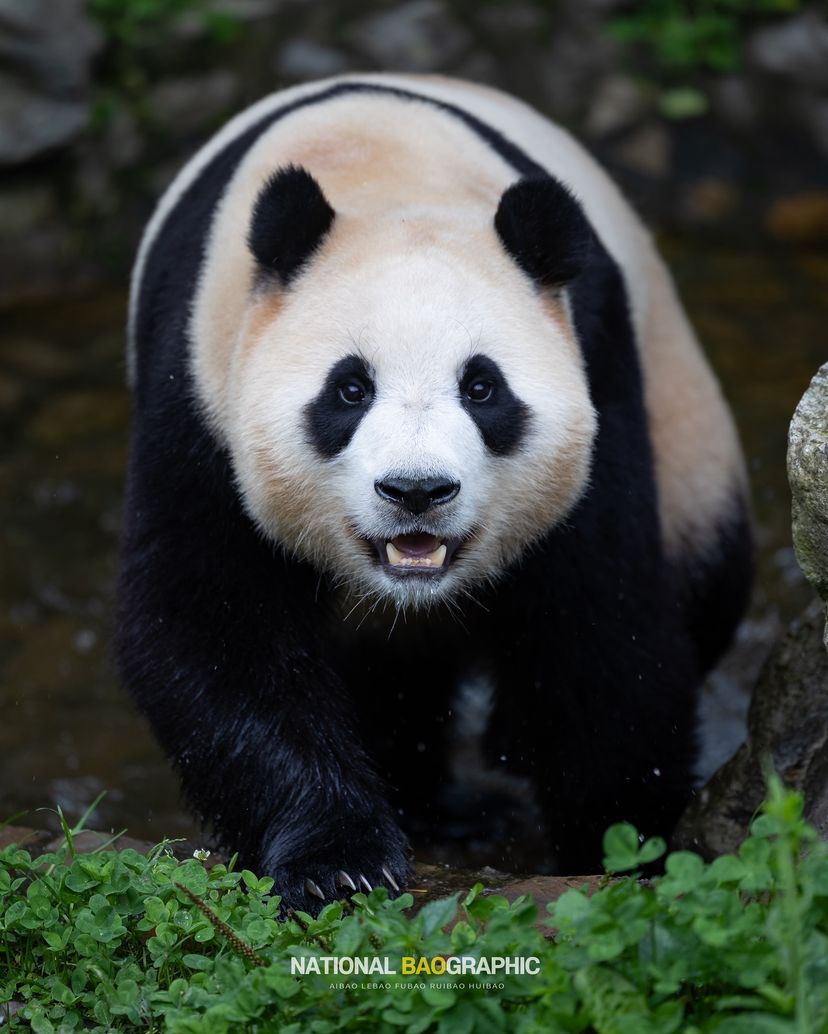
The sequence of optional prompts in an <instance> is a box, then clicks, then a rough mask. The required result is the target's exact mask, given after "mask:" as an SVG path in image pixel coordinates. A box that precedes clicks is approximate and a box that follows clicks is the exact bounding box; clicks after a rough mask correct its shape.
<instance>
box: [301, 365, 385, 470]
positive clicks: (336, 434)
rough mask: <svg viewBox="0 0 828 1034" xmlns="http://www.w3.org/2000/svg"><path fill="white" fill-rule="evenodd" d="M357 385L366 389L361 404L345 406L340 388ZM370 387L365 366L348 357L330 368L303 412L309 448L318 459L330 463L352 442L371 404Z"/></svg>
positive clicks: (369, 376) (371, 393) (372, 394)
mask: <svg viewBox="0 0 828 1034" xmlns="http://www.w3.org/2000/svg"><path fill="white" fill-rule="evenodd" d="M350 382H357V383H358V384H361V385H362V386H363V387H364V389H365V399H364V400H363V401H362V402H356V403H355V402H346V401H345V400H344V399H343V398H342V396H341V395H340V392H339V389H340V387H341V386H343V385H345V384H348V383H350ZM373 397H374V393H373V383H372V380H371V374H370V372H369V370H368V368H367V366H366V365H365V362H364V361H363V360H362V359H361V358H360V357H359V356H357V355H347V356H345V358H344V359H340V360H339V362H338V363H335V364H334V366H333V367H332V368H331V370H330V372H329V373H328V376H327V377H326V378H325V383H324V384H323V385H322V388H321V390H320V392H319V394H318V395H317V396H316V398H315V399H314V400H313V401H312V402H310V403H309V404H308V405H307V407H306V408H305V424H306V426H307V429H308V436H309V437H310V440H311V444H312V445H313V447H314V448H315V449H316V450H317V452H319V454H320V455H321V456H325V457H326V458H327V459H331V458H332V457H333V456H336V454H337V453H338V452H341V451H342V450H343V449H344V448H345V446H346V445H347V444H348V442H349V441H350V440H351V438H353V436H354V432H355V431H356V429H357V427H358V426H359V422H360V420H362V418H363V417H364V416H365V414H366V413H367V411H368V409H369V407H370V406H371V403H372V402H373Z"/></svg>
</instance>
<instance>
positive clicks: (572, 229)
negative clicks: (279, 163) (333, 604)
mask: <svg viewBox="0 0 828 1034" xmlns="http://www.w3.org/2000/svg"><path fill="white" fill-rule="evenodd" d="M374 207H375V206H374ZM590 240H591V230H590V228H589V226H588V224H587V222H586V220H585V218H584V216H583V214H582V212H581V209H580V207H579V205H578V204H577V202H575V201H574V199H573V198H572V197H571V196H570V195H569V193H568V192H567V191H566V190H565V189H564V188H563V187H562V186H561V185H560V184H559V183H558V182H557V181H555V180H553V179H551V178H544V179H538V180H522V181H520V182H518V183H516V184H514V185H513V186H512V187H510V188H509V189H508V190H507V191H506V192H505V194H504V195H503V196H502V198H501V199H500V201H499V205H498V204H497V203H495V204H494V205H493V204H492V203H491V200H489V201H488V202H487V201H485V200H483V199H481V200H480V201H479V202H477V203H476V204H475V205H473V206H471V207H468V208H464V209H463V211H460V212H458V211H457V207H456V206H448V205H447V206H445V208H443V207H439V206H435V205H434V204H431V203H429V204H425V203H424V204H422V205H420V206H417V205H413V206H412V205H407V206H406V207H405V209H404V210H403V209H399V208H395V207H394V206H389V207H388V210H387V212H386V214H384V215H382V216H377V215H376V214H375V212H373V213H372V214H369V212H365V211H362V210H360V208H359V205H357V204H354V205H352V207H351V208H350V209H349V208H348V207H347V206H346V205H343V206H342V210H341V211H337V212H335V211H334V209H333V208H332V207H331V205H330V204H329V202H328V200H327V199H326V197H325V194H324V193H323V191H322V189H321V187H320V186H319V184H318V183H317V182H316V180H315V179H314V178H313V177H312V176H311V175H310V174H309V173H307V172H306V171H304V170H303V169H299V168H295V167H290V168H288V169H285V170H282V171H281V172H279V173H277V174H276V175H274V176H273V177H271V178H270V179H269V180H268V182H267V183H266V185H265V186H264V188H263V189H261V191H260V193H259V195H258V199H257V201H256V204H255V206H254V210H253V216H252V220H251V224H250V228H249V234H248V247H249V253H250V257H251V262H252V268H253V274H252V286H251V289H250V297H249V301H248V305H247V311H246V314H245V319H244V321H243V328H242V331H241V333H240V335H239V341H238V342H237V345H236V348H235V350H234V353H233V363H232V366H231V368H230V372H229V376H228V383H227V385H226V390H225V398H224V404H223V407H222V412H223V416H222V424H223V427H224V429H225V432H226V438H227V441H228V444H229V447H230V451H231V455H232V458H233V464H234V468H235V473H236V477H237V480H238V483H239V487H240V490H241V494H242V498H243V499H244V501H245V505H246V506H247V509H248V511H249V513H250V515H251V516H252V517H253V519H254V520H255V521H256V523H257V524H258V525H259V526H260V528H261V529H262V530H263V531H264V532H265V534H266V535H268V536H269V537H270V538H271V539H272V540H273V541H275V542H276V543H278V544H280V545H281V546H282V547H283V548H285V549H287V550H288V551H290V552H291V553H293V554H295V555H297V556H299V557H301V558H302V559H304V560H307V561H310V562H311V563H312V564H314V565H315V566H316V567H317V568H318V569H320V570H321V571H324V572H326V573H327V574H329V575H331V576H332V577H333V579H334V581H335V582H336V584H338V585H341V586H342V587H344V588H345V589H347V590H348V591H349V592H350V593H351V594H353V596H354V597H355V598H359V597H366V598H369V599H374V598H377V599H381V600H388V601H389V602H392V603H393V604H394V605H396V606H397V607H398V608H399V607H423V606H429V605H430V604H432V603H435V602H437V601H440V600H443V599H446V598H450V597H452V596H453V595H456V594H463V593H465V594H471V595H473V594H474V592H475V588H476V587H477V588H479V587H480V586H482V585H483V584H485V583H487V582H490V581H492V580H494V579H496V578H497V577H498V576H499V575H500V574H501V573H502V572H503V571H504V570H505V568H506V567H507V566H508V565H509V564H510V563H512V562H513V561H515V560H516V559H517V558H519V557H520V556H521V555H522V554H523V553H524V551H526V550H527V548H528V547H529V546H530V545H531V543H532V542H533V541H535V540H537V539H538V538H539V537H540V536H542V535H543V534H544V533H545V532H546V531H548V530H549V529H550V528H552V527H553V526H555V525H556V524H558V523H559V522H560V521H561V520H562V519H563V518H564V517H565V516H566V514H567V513H568V512H569V511H570V510H571V509H572V507H573V506H574V504H575V502H576V501H577V499H578V498H579V496H580V495H581V493H582V491H583V490H584V488H585V486H586V484H587V480H588V476H589V466H590V456H591V452H592V445H593V440H594V437H595V432H596V418H595V412H594V409H593V407H592V405H591V402H590V399H589V394H588V390H587V384H586V378H585V373H584V365H583V359H582V355H581V350H580V347H579V345H578V341H577V339H576V335H575V332H574V330H573V326H572V321H571V318H570V313H569V305H568V299H567V294H566V290H565V286H566V284H567V283H568V282H569V281H571V280H572V278H573V277H574V276H576V275H577V273H578V271H579V269H580V268H581V265H582V263H583V261H584V258H585V256H586V253H587V251H588V248H589V242H590Z"/></svg>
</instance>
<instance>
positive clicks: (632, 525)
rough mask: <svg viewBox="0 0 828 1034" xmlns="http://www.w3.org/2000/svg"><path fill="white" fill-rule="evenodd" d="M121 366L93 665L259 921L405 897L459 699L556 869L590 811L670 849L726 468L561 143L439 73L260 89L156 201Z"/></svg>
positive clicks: (725, 539)
mask: <svg viewBox="0 0 828 1034" xmlns="http://www.w3.org/2000/svg"><path fill="white" fill-rule="evenodd" d="M129 341H130V344H129V361H128V365H129V375H130V381H131V386H132V391H133V396H134V420H133V426H132V435H131V445H130V457H129V471H128V483H127V491H126V502H125V508H124V528H123V542H122V559H121V571H120V580H119V606H118V613H117V619H116V625H117V628H116V640H117V655H118V659H119V665H120V670H121V672H122V676H123V680H124V681H125V683H126V685H127V687H128V688H129V690H130V691H131V693H132V694H133V696H134V698H135V700H136V701H137V703H138V705H139V707H140V709H141V710H142V711H143V712H144V713H145V714H146V715H147V716H148V717H149V720H150V721H151V723H152V725H153V726H154V729H155V732H156V734H157V736H158V738H159V740H160V742H161V744H162V746H163V747H164V748H165V750H166V752H167V753H168V754H169V755H170V756H171V758H172V759H173V761H174V763H175V765H176V767H177V769H178V772H179V774H180V778H181V780H182V783H183V788H184V791H185V793H186V795H187V797H188V798H189V800H190V802H191V804H192V806H193V808H194V809H195V811H196V812H197V813H198V814H199V815H200V816H201V817H202V818H203V819H204V820H205V821H207V822H208V823H209V824H211V826H212V828H213V829H214V831H215V834H216V836H217V838H218V840H219V841H220V842H221V843H223V844H225V845H227V846H228V847H229V848H231V849H233V850H237V851H239V852H240V854H241V857H242V859H243V861H244V863H245V864H246V865H248V866H250V867H251V868H253V869H256V870H257V871H259V872H261V873H269V874H271V875H272V876H273V877H275V883H276V890H277V891H279V892H280V893H281V894H282V895H283V899H284V903H285V904H286V905H290V906H293V907H301V908H303V909H306V910H311V911H313V910H316V909H318V908H319V907H320V906H321V904H322V902H324V901H326V900H330V899H332V898H335V897H339V896H342V895H343V894H350V893H352V892H353V891H354V890H355V889H360V890H367V889H368V888H371V887H376V886H385V887H386V888H387V889H388V890H389V892H390V893H392V894H395V893H397V892H398V891H400V890H401V889H402V888H403V887H404V886H405V884H406V881H407V880H408V879H409V877H410V871H411V870H410V850H409V842H408V839H407V834H406V830H407V829H409V828H410V823H411V821H412V820H413V818H414V817H415V816H421V815H422V814H426V815H427V814H428V809H429V807H430V804H431V802H432V801H433V799H434V798H435V796H436V795H437V794H438V792H439V790H440V788H441V787H442V786H443V785H445V782H446V780H447V779H448V778H449V775H450V773H449V770H448V760H447V753H448V750H447V748H448V745H449V739H450V732H449V730H450V728H451V718H452V716H453V714H454V711H455V709H456V706H457V704H456V699H457V692H458V686H459V685H460V684H461V683H463V681H464V680H469V679H477V680H483V681H484V682H485V683H486V684H488V685H489V686H490V687H491V694H492V696H491V701H490V712H489V715H488V721H487V725H486V730H485V733H484V744H485V749H486V753H487V757H488V758H489V762H490V764H491V766H492V767H493V768H494V769H495V770H500V769H503V770H506V771H508V772H511V773H516V774H518V775H520V776H522V777H528V779H530V780H531V783H532V785H533V787H534V793H535V794H536V798H537V801H538V804H539V807H540V808H541V809H542V812H543V815H544V818H545V823H546V827H547V829H548V832H549V838H550V841H551V848H552V850H553V851H554V856H555V858H556V864H557V867H558V870H559V871H561V872H567V873H583V872H594V871H596V868H597V867H598V866H599V865H600V862H601V837H602V833H603V831H604V829H605V828H606V826H607V825H608V824H610V823H612V822H614V821H617V820H628V821H630V822H632V823H635V824H636V826H637V827H638V828H639V829H640V830H641V831H642V832H643V833H646V834H656V833H658V834H665V835H666V834H669V832H670V830H671V827H672V826H673V824H674V822H675V821H676V819H677V817H678V815H679V814H680V812H681V811H682V809H683V807H684V805H685V804H686V802H687V800H688V797H689V795H690V794H691V792H692V785H693V778H694V765H695V761H696V752H697V742H696V738H697V730H696V704H697V692H698V687H699V684H700V680H701V679H702V677H703V676H704V674H705V673H706V672H707V671H708V670H709V669H710V667H711V666H712V665H713V663H714V662H715V661H716V659H717V658H718V657H719V655H720V654H721V653H722V651H723V649H724V648H725V647H726V645H727V643H728V641H729V639H730V638H731V635H732V632H733V630H734V627H735V626H736V624H737V622H738V620H739V618H740V615H741V614H742V611H743V607H744V604H745V600H746V596H747V593H748V587H749V582H750V568H751V532H750V521H749V508H748V502H747V488H746V478H745V471H744V465H743V460H742V455H741V451H740V447H739V443H738V439H737V435H736V432H735V430H734V426H733V423H732V421H731V418H730V416H729V413H728V410H727V408H726V405H725V403H724V401H723V398H722V395H721V393H720V390H719V387H718V386H717V383H716V381H715V379H714V377H713V375H712V374H711V371H710V369H709V368H708V365H707V363H706V361H705V359H704V357H703V355H702V353H701V351H700V349H699V346H698V344H697V342H696V339H695V338H694V335H693V332H692V330H691V328H690V326H689V324H688V321H687V319H686V317H685V315H684V313H683V311H682V308H681V306H680V304H679V302H678V300H677V298H676V295H675V292H674V289H673V287H672V284H671V281H670V278H669V276H668V273H667V272H666V270H665V267H664V265H663V264H662V261H661V260H660V259H659V257H658V255H657V254H656V251H655V250H654V247H653V244H652V242H651V240H650V238H649V237H648V235H647V233H646V231H645V230H644V229H643V227H642V225H641V223H640V222H639V220H638V218H637V217H636V216H635V214H634V213H633V211H632V210H631V209H630V207H629V206H628V204H627V203H626V202H625V201H624V199H623V198H622V196H621V194H620V193H619V191H618V190H617V189H616V187H615V186H614V185H613V183H612V182H611V181H610V180H609V178H608V177H607V175H606V174H605V173H604V172H603V171H602V170H601V169H600V168H599V166H598V165H597V164H596V163H595V161H593V160H592V159H591V158H590V157H589V156H588V155H587V153H586V152H585V151H584V150H583V149H582V148H581V147H580V146H579V145H578V144H577V143H576V142H575V141H574V140H573V139H572V138H571V137H570V136H569V135H568V134H567V133H566V132H565V131H564V130H562V129H561V128H559V127H558V126H556V125H554V124H553V123H551V122H550V121H548V120H547V119H545V118H544V117H542V116H541V115H540V114H538V113H537V112H536V111H534V110H532V109H531V108H530V107H528V106H526V105H525V104H523V103H521V102H519V101H518V100H515V99H513V98H511V97H509V96H507V95H504V94H503V93H500V92H498V91H496V90H493V89H489V88H486V87H482V86H479V85H473V84H471V83H465V82H460V81H452V80H449V79H442V78H434V77H417V76H403V75H390V74H388V75H386V74H382V75H381V74H371V75H362V76H344V77H339V78H334V79H329V80H326V81H323V82H318V83H313V84H306V85H302V86H298V87H295V88H291V89H287V90H284V91H282V92H279V93H275V94H273V95H272V96H269V97H267V98H265V99H264V100H262V101H261V102H259V103H258V104H256V105H254V106H253V107H251V108H250V109H248V110H247V111H245V112H243V113H242V114H240V115H239V116H238V117H236V118H234V119H233V120H232V121H231V122H230V123H229V124H228V125H226V126H225V127H224V128H223V129H222V130H221V131H220V132H219V133H218V134H217V135H216V136H215V137H214V138H213V139H212V140H210V141H209V142H208V143H207V144H206V145H205V146H204V147H203V148H202V149H201V150H200V151H199V152H198V153H197V154H196V155H195V157H194V158H193V159H192V160H191V161H190V162H189V164H187V165H186V166H185V167H184V169H183V170H182V171H181V172H180V174H179V175H178V177H177V178H176V179H175V180H174V182H173V183H172V185H171V186H170V187H169V189H168V190H167V192H166V194H165V195H164V197H163V199H162V200H161V202H160V204H159V205H158V207H157V210H156V212H155V214H154V216H153V217H152V219H151V221H150V223H149V225H148V228H147V230H146V233H145V235H144V238H143V240H142V243H141V246H140V250H139V253H138V257H137V261H136V264H135V268H134V273H133V281H132V292H131V304H130V326H129ZM418 821H419V819H418Z"/></svg>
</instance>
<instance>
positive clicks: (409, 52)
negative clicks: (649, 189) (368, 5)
mask: <svg viewBox="0 0 828 1034" xmlns="http://www.w3.org/2000/svg"><path fill="white" fill-rule="evenodd" d="M346 35H347V38H348V41H349V42H350V43H351V44H353V46H354V47H356V49H357V50H359V51H360V52H361V53H362V54H364V55H365V56H366V57H369V58H370V59H371V60H372V61H373V62H374V63H375V64H376V65H378V66H380V67H382V68H391V69H396V70H398V71H403V72H434V71H437V70H440V69H444V68H446V67H447V66H448V65H450V64H451V63H452V62H455V61H458V60H459V59H460V58H461V57H462V56H463V55H464V54H465V53H466V51H468V50H469V48H470V46H471V37H470V35H469V33H468V32H467V31H466V29H465V28H464V27H463V25H461V24H460V23H459V22H458V21H457V20H456V19H455V18H454V16H453V15H452V14H451V12H450V11H449V10H448V8H447V7H446V6H445V5H444V4H443V3H441V2H440V0H409V3H405V4H402V5H401V6H399V7H395V8H394V9H393V10H390V11H384V12H382V13H381V14H374V15H370V16H369V17H368V18H364V19H362V20H361V21H359V22H357V23H356V24H354V25H352V26H350V28H349V29H348V30H347V33H346Z"/></svg>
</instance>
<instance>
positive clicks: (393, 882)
mask: <svg viewBox="0 0 828 1034" xmlns="http://www.w3.org/2000/svg"><path fill="white" fill-rule="evenodd" d="M382 875H383V876H384V877H385V878H386V879H387V880H388V882H389V883H390V884H391V887H392V888H393V889H394V890H395V891H396V892H397V893H398V894H399V892H400V888H399V886H398V885H397V881H396V880H395V879H394V877H393V876H392V875H391V873H390V872H389V871H388V867H387V866H385V865H383V867H382Z"/></svg>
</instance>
